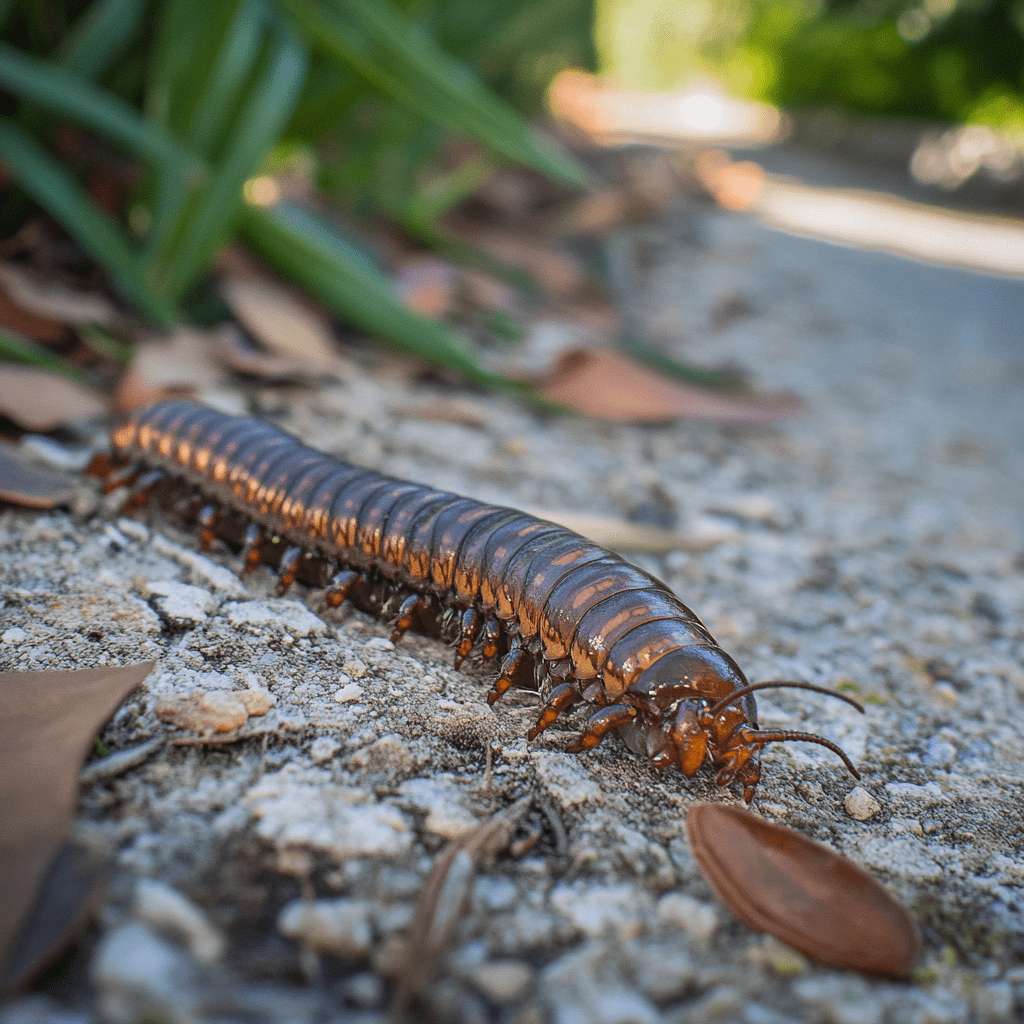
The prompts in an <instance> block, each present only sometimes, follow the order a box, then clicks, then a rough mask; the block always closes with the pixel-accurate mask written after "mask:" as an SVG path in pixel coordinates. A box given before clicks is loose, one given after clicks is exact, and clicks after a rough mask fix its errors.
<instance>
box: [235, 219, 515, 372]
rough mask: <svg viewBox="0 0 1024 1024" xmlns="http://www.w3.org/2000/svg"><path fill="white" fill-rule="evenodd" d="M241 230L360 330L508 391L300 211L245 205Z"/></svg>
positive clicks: (457, 341) (460, 342)
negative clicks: (405, 304) (403, 303)
mask: <svg viewBox="0 0 1024 1024" xmlns="http://www.w3.org/2000/svg"><path fill="white" fill-rule="evenodd" d="M241 230H242V235H243V238H244V239H245V240H246V241H247V242H248V243H249V244H250V245H252V247H253V248H254V249H255V250H256V251H257V252H258V253H260V255H262V256H263V257H264V258H265V259H266V260H268V261H269V262H270V263H272V264H273V265H274V266H275V267H277V268H278V269H279V270H280V271H281V272H282V273H283V274H284V275H285V276H286V277H289V278H291V279H292V280H293V281H295V282H296V283H297V284H298V285H300V286H301V287H303V288H305V289H306V290H308V291H309V292H311V293H312V294H313V295H315V296H316V297H317V298H318V299H320V301H321V302H323V303H324V305H325V306H327V308H328V309H329V310H331V312H332V313H334V314H335V315H336V316H338V317H339V318H341V319H342V320H344V321H346V322H347V323H351V324H353V325H354V326H355V327H357V328H358V329H359V330H361V331H365V332H366V333H367V334H369V335H371V336H373V337H377V338H382V339H384V340H386V341H389V342H391V343H392V344H393V345H397V346H398V347H400V348H403V349H405V350H406V351H408V352H412V353H414V354H415V355H418V356H419V357H420V358H422V359H426V360H427V361H428V362H431V363H437V364H440V365H442V366H449V367H452V368H453V369H455V370H459V371H460V372H462V373H463V374H465V375H466V376H467V377H469V378H470V379H471V380H475V381H478V382H480V383H483V384H489V385H497V386H501V387H508V386H509V384H508V382H507V381H505V380H504V379H503V378H501V377H499V376H497V375H496V374H493V373H490V372H489V371H487V370H485V369H484V368H483V367H482V366H481V365H480V364H479V363H478V362H477V360H476V359H475V358H474V356H473V354H472V352H471V351H470V349H469V347H468V344H467V343H466V342H465V340H464V339H463V338H461V337H460V336H459V335H458V334H456V333H455V332H454V331H451V330H449V329H448V328H447V327H445V326H444V325H443V324H439V323H437V322H436V321H434V320H427V319H426V318H425V317H422V316H419V315H418V314H417V313H414V312H413V311H412V310H410V309H408V308H407V307H406V306H404V305H402V303H401V302H400V301H399V299H398V297H397V296H396V295H395V291H394V289H393V287H392V285H391V282H390V281H389V280H388V279H387V278H386V277H385V276H384V275H383V274H382V273H381V272H380V271H379V270H377V268H376V267H375V266H374V265H373V264H372V262H371V261H370V260H369V259H368V258H367V256H366V255H365V253H362V252H360V251H359V250H357V249H354V248H353V247H352V246H351V245H349V244H348V242H346V241H345V240H344V239H343V238H342V237H341V236H340V235H338V234H337V233H336V232H335V231H333V230H332V229H331V228H330V227H328V226H327V225H326V224H325V223H324V222H323V221H321V220H319V219H317V218H316V217H314V216H313V215H312V214H310V213H308V212H306V211H305V210H303V209H302V208H301V207H298V206H295V205H294V204H291V203H281V204H278V205H277V206H272V207H247V208H246V210H245V214H244V217H243V219H242V224H241Z"/></svg>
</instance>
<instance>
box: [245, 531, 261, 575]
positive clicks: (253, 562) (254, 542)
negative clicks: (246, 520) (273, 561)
mask: <svg viewBox="0 0 1024 1024" xmlns="http://www.w3.org/2000/svg"><path fill="white" fill-rule="evenodd" d="M262 543H263V529H262V527H260V526H257V525H256V523H250V524H249V525H248V526H247V527H246V528H245V533H244V534H243V536H242V552H241V553H242V572H243V573H246V572H252V571H253V570H254V569H255V568H256V566H257V565H259V564H260V545H261V544H262Z"/></svg>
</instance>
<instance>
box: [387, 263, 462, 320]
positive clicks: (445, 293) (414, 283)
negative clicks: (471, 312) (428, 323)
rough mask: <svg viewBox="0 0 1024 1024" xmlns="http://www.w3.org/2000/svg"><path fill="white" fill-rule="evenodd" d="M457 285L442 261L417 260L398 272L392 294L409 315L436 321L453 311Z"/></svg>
mask: <svg viewBox="0 0 1024 1024" xmlns="http://www.w3.org/2000/svg"><path fill="white" fill-rule="evenodd" d="M457 283H458V274H457V273H456V270H455V268H454V267H453V266H452V265H451V264H450V263H448V262H447V261H446V260H441V259H437V258H427V259H423V258H420V259H416V260H411V261H410V262H408V263H407V264H406V265H405V266H404V267H402V269H401V270H400V271H399V272H398V275H397V277H396V279H395V290H396V291H397V292H398V296H399V298H400V299H401V300H402V302H404V303H405V304H406V305H407V306H408V307H409V308H410V309H411V310H413V312H415V313H419V314H420V316H426V317H430V318H431V319H432V320H440V319H441V318H442V317H444V316H446V315H447V314H448V313H450V312H451V311H452V310H453V309H454V308H455V290H456V284H457Z"/></svg>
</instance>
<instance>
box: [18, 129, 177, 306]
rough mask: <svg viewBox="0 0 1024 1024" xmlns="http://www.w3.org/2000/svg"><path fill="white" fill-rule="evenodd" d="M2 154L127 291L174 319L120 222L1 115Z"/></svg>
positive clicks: (21, 181) (20, 178)
mask: <svg viewBox="0 0 1024 1024" xmlns="http://www.w3.org/2000/svg"><path fill="white" fill-rule="evenodd" d="M0 157H3V159H5V160H6V161H7V163H8V164H9V165H10V167H11V168H12V169H13V171H14V173H15V175H16V176H17V179H18V183H19V184H20V185H21V187H22V188H23V189H24V190H25V192H27V193H28V194H29V195H30V196H31V197H32V198H33V199H35V201H36V202H37V203H38V204H39V205H40V206H41V207H42V208H43V209H44V210H46V211H47V212H48V213H49V214H50V215H51V216H53V217H54V218H55V219H56V220H57V221H58V222H59V223H60V224H61V225H62V226H63V227H64V229H65V230H66V231H67V232H68V233H69V234H70V235H71V236H72V237H73V238H74V239H75V240H76V241H77V242H78V244H79V245H80V246H81V247H82V248H83V249H84V250H85V251H86V252H87V253H89V255H90V256H92V257H93V258H94V259H96V260H98V261H99V262H100V263H101V264H102V265H103V267H104V268H105V269H106V271H107V273H108V274H110V276H111V278H112V279H113V280H114V282H115V283H116V284H117V285H118V287H120V289H121V290H122V291H123V292H124V293H125V295H127V296H128V297H129V298H130V299H131V300H133V301H134V302H135V303H137V304H138V306H139V307H140V308H141V309H142V310H144V311H145V312H146V313H147V314H148V315H149V316H151V317H152V318H153V319H154V320H156V321H158V322H159V323H163V324H168V323H170V322H171V321H172V320H173V319H174V314H175V309H174V305H173V304H172V303H171V302H169V301H168V300H167V298H166V297H165V296H163V295H161V294H159V293H157V292H156V291H154V290H153V289H152V288H151V287H150V286H149V285H148V283H147V282H146V280H145V279H144V277H143V276H142V274H141V273H140V269H139V262H138V256H137V254H136V253H135V252H134V250H133V249H132V248H131V247H130V246H129V245H128V244H127V243H126V242H125V241H124V239H123V238H122V237H121V235H120V233H119V232H118V230H117V228H116V227H115V226H114V224H113V223H112V222H111V221H110V220H109V219H108V218H107V216H106V215H105V214H104V213H103V212H102V211H101V210H100V209H98V208H97V207H96V206H95V205H94V204H93V203H92V201H91V200H90V199H89V197H88V196H87V195H86V193H85V191H84V190H83V189H82V188H81V186H80V185H79V184H78V182H77V181H75V179H74V178H73V177H72V176H71V175H70V174H68V172H67V171H66V170H64V168H63V167H62V166H61V165H60V164H59V163H58V162H57V161H56V160H54V159H53V157H51V156H50V155H49V154H48V153H47V152H46V151H45V150H43V149H41V148H40V147H39V146H38V145H37V144H36V143H35V142H34V141H33V140H32V139H31V138H30V137H29V136H28V135H27V134H25V132H23V131H22V130H21V129H20V128H19V127H18V126H17V125H15V124H13V123H12V122H11V121H9V120H7V119H6V118H0Z"/></svg>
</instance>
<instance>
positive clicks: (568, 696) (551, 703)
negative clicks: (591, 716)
mask: <svg viewBox="0 0 1024 1024" xmlns="http://www.w3.org/2000/svg"><path fill="white" fill-rule="evenodd" d="M579 699H580V691H579V689H578V688H577V686H576V684H575V683H559V684H558V685H557V686H556V687H555V688H554V689H553V690H552V691H551V693H550V694H548V701H547V703H546V704H545V705H544V707H543V708H542V709H541V713H540V717H539V718H538V719H537V721H536V722H534V723H533V728H532V729H531V730H530V731H529V732H528V733H527V734H526V738H527V739H528V740H532V739H536V738H537V737H538V736H539V735H540V734H541V733H542V732H543V731H544V730H545V729H546V728H547V727H548V726H549V725H551V724H552V722H554V721H555V719H556V718H558V716H559V715H560V714H561V713H562V712H563V711H565V709H566V708H570V707H572V706H573V704H575V703H576V701H578V700H579Z"/></svg>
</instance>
